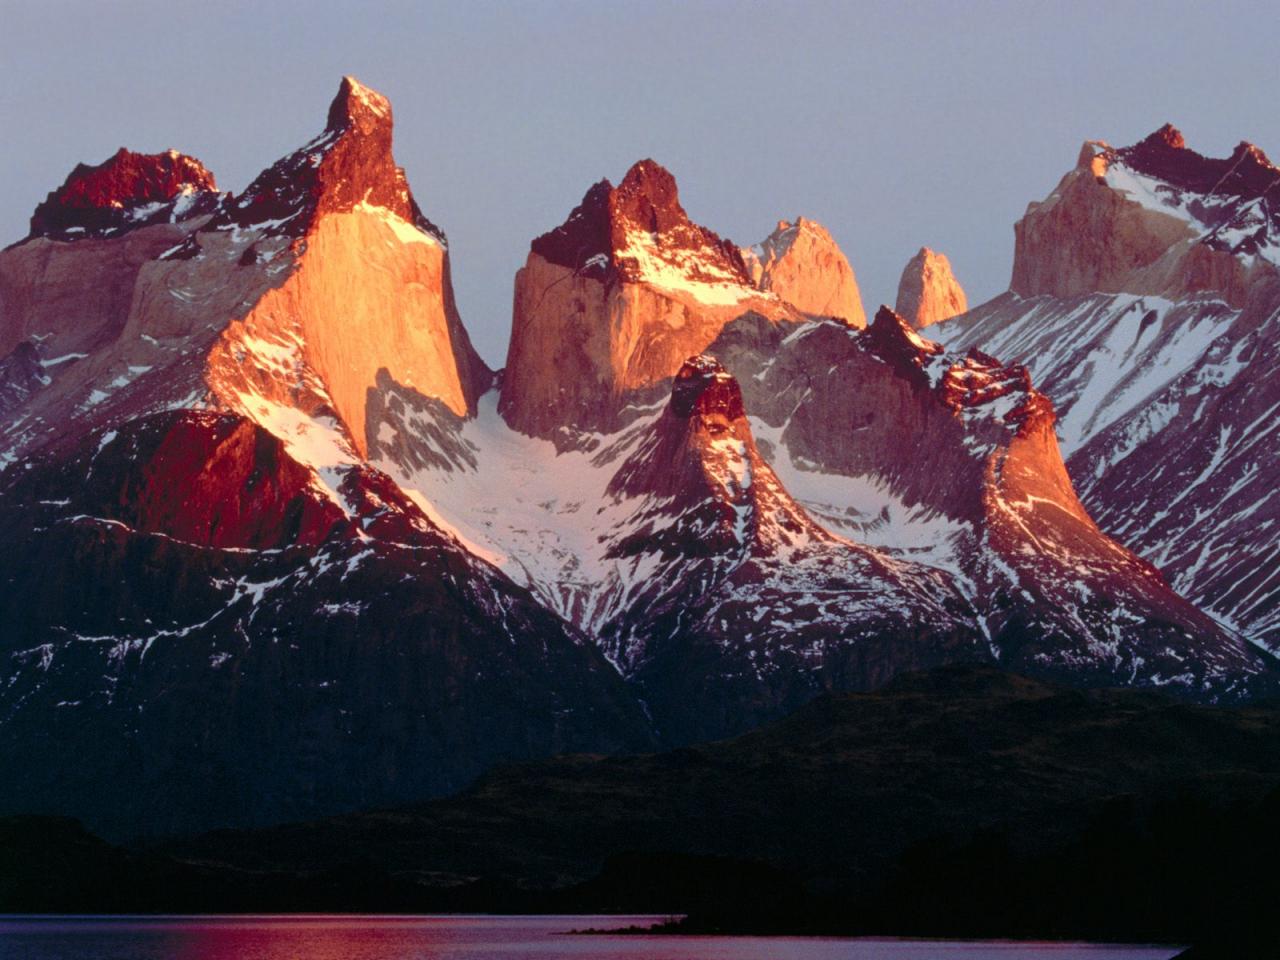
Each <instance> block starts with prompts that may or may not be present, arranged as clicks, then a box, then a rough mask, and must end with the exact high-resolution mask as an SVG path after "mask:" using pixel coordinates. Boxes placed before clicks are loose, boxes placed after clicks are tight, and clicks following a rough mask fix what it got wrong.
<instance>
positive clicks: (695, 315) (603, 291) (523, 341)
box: [501, 253, 796, 437]
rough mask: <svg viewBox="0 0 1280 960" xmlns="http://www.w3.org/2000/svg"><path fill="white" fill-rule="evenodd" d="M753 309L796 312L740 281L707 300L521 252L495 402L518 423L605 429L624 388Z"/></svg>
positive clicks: (629, 390)
mask: <svg viewBox="0 0 1280 960" xmlns="http://www.w3.org/2000/svg"><path fill="white" fill-rule="evenodd" d="M749 311H755V312H757V313H761V314H763V315H765V316H769V317H772V318H776V319H777V320H779V321H791V320H794V319H796V314H795V311H794V310H792V309H791V308H790V307H788V306H787V305H786V304H784V303H782V302H780V301H778V300H776V299H770V298H766V297H762V296H759V295H756V294H754V293H753V292H751V291H749V290H743V291H742V296H741V298H740V299H738V298H737V297H736V296H735V297H734V298H733V299H731V300H730V301H729V302H725V303H714V302H712V303H709V302H706V301H704V300H702V299H700V298H699V296H698V295H697V293H696V292H691V291H688V290H680V289H663V288H660V287H657V286H655V285H653V284H651V283H646V282H636V283H631V282H626V281H620V280H618V279H613V280H602V279H598V278H595V277H592V276H588V275H584V274H583V273H582V272H581V271H577V270H574V269H571V268H569V267H564V266H560V265H557V264H553V263H548V262H547V261H546V260H544V259H542V258H541V257H540V256H538V255H537V254H536V253H531V254H529V259H528V261H527V263H526V264H525V266H524V268H523V269H522V270H520V271H519V272H518V273H517V274H516V284H515V303H514V307H513V319H512V333H511V345H510V347H509V349H508V353H507V366H506V372H505V374H504V380H503V390H502V406H501V410H502V412H503V415H504V416H505V417H506V418H507V421H508V422H509V423H510V424H511V425H512V426H513V427H515V428H516V429H517V430H521V431H523V432H525V433H529V434H531V435H534V436H545V437H552V436H554V435H555V434H556V433H557V431H558V430H559V429H560V428H561V427H562V426H571V427H573V428H575V429H578V430H582V431H584V432H592V431H606V432H607V431H610V430H613V429H616V428H617V427H618V426H619V425H620V423H621V420H620V414H621V412H622V408H623V407H625V406H626V404H627V402H628V395H629V394H633V393H637V392H640V391H643V390H645V389H646V388H649V387H653V386H655V385H657V384H661V383H663V382H664V381H666V380H667V379H668V378H670V377H671V376H673V375H674V374H675V373H676V371H677V370H679V369H680V365H681V364H682V363H683V362H684V360H685V358H687V357H688V356H690V355H691V354H696V353H699V352H701V351H702V350H704V349H705V348H706V346H707V345H708V344H709V343H711V341H712V340H714V339H715V338H716V336H717V335H718V334H719V332H720V330H721V329H723V327H724V325H725V324H726V323H728V322H729V321H730V320H733V319H734V318H735V317H738V316H741V315H742V314H743V313H747V312H749Z"/></svg>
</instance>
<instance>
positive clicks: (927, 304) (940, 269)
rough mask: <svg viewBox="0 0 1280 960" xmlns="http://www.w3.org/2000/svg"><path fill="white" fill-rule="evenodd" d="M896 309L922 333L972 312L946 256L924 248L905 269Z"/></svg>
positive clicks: (899, 287)
mask: <svg viewBox="0 0 1280 960" xmlns="http://www.w3.org/2000/svg"><path fill="white" fill-rule="evenodd" d="M895 309H896V311H897V312H898V313H899V314H900V315H901V316H902V317H903V318H905V319H906V321H907V323H909V324H911V326H912V327H914V328H915V329H917V330H920V329H922V328H923V327H927V326H929V325H930V324H934V323H938V322H939V321H941V320H949V319H950V318H951V317H954V316H958V315H959V314H962V313H964V312H965V311H966V310H968V309H969V301H968V299H967V298H966V297H965V295H964V288H963V287H961V286H960V282H959V281H958V280H956V277H955V274H954V273H952V271H951V261H950V260H948V259H947V257H946V255H945V254H942V253H935V252H934V251H933V250H930V249H929V248H928V247H921V248H920V251H919V252H918V253H917V254H916V255H915V256H914V257H912V258H911V259H910V260H909V261H907V265H906V267H905V268H903V271H902V278H901V279H900V280H899V281H898V301H897V306H896V307H895Z"/></svg>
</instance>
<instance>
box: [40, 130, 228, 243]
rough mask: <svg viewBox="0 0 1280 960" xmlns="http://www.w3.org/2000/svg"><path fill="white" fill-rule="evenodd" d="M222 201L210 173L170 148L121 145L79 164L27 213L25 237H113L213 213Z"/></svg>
mask: <svg viewBox="0 0 1280 960" xmlns="http://www.w3.org/2000/svg"><path fill="white" fill-rule="evenodd" d="M220 202H221V197H220V195H219V194H218V187H217V184H216V183H215V182H214V179H213V174H211V173H210V172H209V171H208V170H206V169H205V168H204V166H203V165H202V164H201V163H200V161H199V160H196V159H195V158H194V157H188V156H186V155H184V154H181V153H178V152H176V151H173V150H170V151H169V152H168V153H154V154H144V153H134V152H133V151H131V150H126V149H125V148H124V147H121V148H120V149H119V150H118V151H117V152H116V153H115V154H114V155H113V156H111V157H110V158H108V159H107V160H104V161H103V162H102V163H100V164H98V165H97V166H89V165H87V164H83V163H82V164H79V165H78V166H77V167H76V168H75V169H74V170H72V171H71V173H70V174H69V175H68V176H67V179H66V180H65V181H64V182H63V184H62V186H61V187H59V188H58V189H57V190H55V191H53V192H52V193H50V194H49V196H48V198H47V199H46V200H45V201H44V202H43V203H42V204H40V205H39V206H38V207H36V210H35V213H33V214H32V215H31V232H30V234H29V235H28V236H29V237H50V238H52V239H55V240H78V239H83V238H85V237H109V236H116V235H118V234H120V233H122V232H124V231H126V230H131V229H135V228H137V227H142V226H148V225H150V224H153V223H173V222H177V221H179V220H186V219H189V218H191V217H196V216H201V215H205V214H209V213H212V212H213V211H214V210H216V209H217V208H218V206H219V204H220Z"/></svg>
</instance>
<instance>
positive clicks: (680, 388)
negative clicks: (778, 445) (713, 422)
mask: <svg viewBox="0 0 1280 960" xmlns="http://www.w3.org/2000/svg"><path fill="white" fill-rule="evenodd" d="M671 412H672V413H674V414H675V415H676V416H677V417H691V416H693V415H694V414H695V413H697V415H698V416H712V415H719V416H722V417H724V418H725V419H727V420H731V421H732V420H738V419H740V418H741V417H744V416H745V415H746V410H744V409H743V406H742V388H741V387H739V386H738V381H737V380H735V379H733V377H731V376H730V375H729V371H727V370H725V368H724V365H723V364H721V363H720V361H719V360H717V359H716V358H715V357H709V356H706V355H702V356H697V357H690V358H689V359H688V360H686V361H685V363H684V366H682V367H681V368H680V372H679V373H677V374H676V377H675V380H674V382H673V383H672V384H671Z"/></svg>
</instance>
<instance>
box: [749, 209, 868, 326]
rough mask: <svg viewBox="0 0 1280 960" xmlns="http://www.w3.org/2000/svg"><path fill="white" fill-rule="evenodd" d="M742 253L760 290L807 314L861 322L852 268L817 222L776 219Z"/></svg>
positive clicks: (864, 319)
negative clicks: (761, 237) (773, 227)
mask: <svg viewBox="0 0 1280 960" xmlns="http://www.w3.org/2000/svg"><path fill="white" fill-rule="evenodd" d="M742 257H743V259H744V260H745V261H746V264H747V268H748V269H749V270H750V271H751V279H752V280H753V281H754V282H755V284H756V286H758V287H759V288H760V289H761V290H767V291H769V292H771V293H776V294H777V295H778V296H779V297H781V298H782V299H783V300H786V301H787V302H788V303H790V304H791V305H792V306H794V307H795V308H796V309H797V310H799V311H800V312H801V313H803V314H805V315H806V316H809V317H814V318H817V317H830V318H832V319H836V320H843V321H844V322H845V323H847V324H848V325H849V326H851V327H865V326H866V325H867V317H866V313H865V312H864V310H863V308H862V296H861V294H860V293H859V292H858V281H857V278H856V277H855V276H854V274H853V267H851V266H850V265H849V260H848V258H846V257H845V255H844V253H843V252H841V250H840V247H839V246H838V245H837V244H836V242H835V240H834V239H833V238H832V236H831V234H830V233H828V232H827V230H826V228H824V227H823V226H822V224H820V223H815V222H814V221H812V220H807V219H805V218H804V217H797V218H796V220H795V222H794V223H788V222H787V221H786V220H779V221H778V226H777V229H776V230H774V231H773V233H771V234H769V236H767V237H766V238H765V239H764V240H763V241H761V242H760V243H758V244H756V245H755V246H754V247H747V248H744V249H743V251H742Z"/></svg>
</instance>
